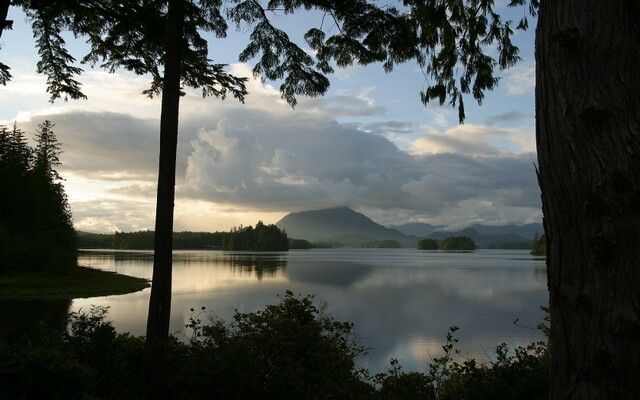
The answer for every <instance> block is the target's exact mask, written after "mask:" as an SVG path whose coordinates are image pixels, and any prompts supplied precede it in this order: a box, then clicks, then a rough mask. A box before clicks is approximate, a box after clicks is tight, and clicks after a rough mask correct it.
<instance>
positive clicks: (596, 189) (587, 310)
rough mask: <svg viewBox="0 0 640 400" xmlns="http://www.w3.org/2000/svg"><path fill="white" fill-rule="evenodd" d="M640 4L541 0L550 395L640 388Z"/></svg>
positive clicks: (623, 394)
mask: <svg viewBox="0 0 640 400" xmlns="http://www.w3.org/2000/svg"><path fill="white" fill-rule="evenodd" d="M639 10H640V7H639V6H638V1H637V0H607V1H603V0H557V1H553V0H546V1H541V5H540V13H539V19H538V28H537V37H536V62H537V70H536V80H537V86H536V121H537V126H536V135H537V146H538V162H539V180H540V186H541V188H542V204H543V211H544V222H545V232H546V235H547V249H548V250H547V251H548V254H547V267H548V286H549V295H550V307H551V339H550V345H551V357H552V366H551V398H552V399H637V398H638V396H640V67H639V66H638V62H639V61H640V22H639V21H640V12H639Z"/></svg>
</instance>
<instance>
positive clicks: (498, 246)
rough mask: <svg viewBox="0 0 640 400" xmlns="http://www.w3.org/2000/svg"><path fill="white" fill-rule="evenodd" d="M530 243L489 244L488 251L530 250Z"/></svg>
mask: <svg viewBox="0 0 640 400" xmlns="http://www.w3.org/2000/svg"><path fill="white" fill-rule="evenodd" d="M531 243H532V242H531V241H522V242H502V243H497V244H494V243H492V244H490V245H489V246H487V248H488V249H503V250H529V249H531Z"/></svg>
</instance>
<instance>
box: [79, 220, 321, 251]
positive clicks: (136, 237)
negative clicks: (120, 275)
mask: <svg viewBox="0 0 640 400" xmlns="http://www.w3.org/2000/svg"><path fill="white" fill-rule="evenodd" d="M153 241H154V232H153V231H150V230H146V231H137V232H115V233H113V234H100V233H88V232H78V247H79V248H81V249H115V250H151V249H153ZM291 242H293V243H295V246H296V247H297V248H307V247H306V245H307V244H308V242H306V241H299V240H298V241H293V240H290V239H289V238H288V237H287V234H286V233H285V232H284V231H281V230H280V229H279V228H278V227H277V226H275V225H271V224H269V225H265V224H264V223H262V221H258V223H257V224H256V226H255V228H254V227H253V226H251V225H249V226H240V227H234V228H232V229H231V230H230V231H229V232H174V233H173V249H174V250H213V249H217V250H251V251H286V250H289V246H290V243H291ZM305 242H306V243H305ZM309 246H310V244H309Z"/></svg>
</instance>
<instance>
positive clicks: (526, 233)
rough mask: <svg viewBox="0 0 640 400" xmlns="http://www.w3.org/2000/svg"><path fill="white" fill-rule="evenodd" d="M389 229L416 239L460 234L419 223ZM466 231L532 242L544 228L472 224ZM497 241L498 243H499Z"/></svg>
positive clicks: (539, 225)
mask: <svg viewBox="0 0 640 400" xmlns="http://www.w3.org/2000/svg"><path fill="white" fill-rule="evenodd" d="M389 228H393V229H396V230H398V231H400V232H402V233H404V234H405V235H414V236H418V237H427V236H430V235H431V234H435V235H436V236H437V237H440V236H442V235H443V234H444V235H447V236H449V235H453V234H457V233H459V232H461V231H460V230H458V231H445V230H443V229H442V228H443V227H442V226H435V225H430V224H424V223H419V222H414V223H409V224H403V225H390V226H389ZM466 229H472V230H474V231H475V232H476V234H479V235H493V236H496V238H497V239H499V236H500V235H512V234H513V235H517V236H518V240H532V239H533V236H534V235H535V233H536V232H537V233H538V234H540V235H542V234H543V233H544V227H543V226H542V224H540V223H537V224H526V225H482V224H473V225H470V226H468V227H467V228H466ZM443 237H444V236H443ZM500 242H501V241H499V242H498V243H500Z"/></svg>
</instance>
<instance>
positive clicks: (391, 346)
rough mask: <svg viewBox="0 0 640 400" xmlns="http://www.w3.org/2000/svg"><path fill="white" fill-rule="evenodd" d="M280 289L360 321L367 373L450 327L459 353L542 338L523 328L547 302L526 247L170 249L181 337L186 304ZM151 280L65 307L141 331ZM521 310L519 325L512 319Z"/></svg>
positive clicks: (433, 345)
mask: <svg viewBox="0 0 640 400" xmlns="http://www.w3.org/2000/svg"><path fill="white" fill-rule="evenodd" d="M79 260H80V263H81V264H82V265H87V266H91V267H95V268H100V269H104V270H108V271H116V272H118V273H123V274H127V275H132V276H138V277H144V278H150V277H151V272H152V271H151V269H152V262H153V261H152V253H151V252H124V251H83V252H81V254H80V259H79ZM286 290H292V291H293V292H294V293H300V294H302V295H306V294H315V295H316V300H317V301H318V302H327V303H328V305H329V312H330V313H331V314H332V315H333V316H334V317H336V318H338V319H342V320H349V321H351V322H354V323H355V324H356V329H357V332H358V333H359V334H360V336H361V337H362V344H363V345H364V346H365V347H367V348H370V349H371V350H370V352H369V355H368V356H366V357H365V358H364V359H363V360H361V363H362V364H363V365H366V366H368V367H369V368H370V369H371V371H372V372H379V371H383V370H385V369H386V368H387V367H388V365H389V359H390V358H392V357H393V358H398V359H399V360H400V363H401V365H402V366H403V369H404V370H418V371H423V370H424V365H425V362H426V361H428V360H429V359H430V358H431V357H433V356H438V355H440V354H441V347H440V346H441V345H442V343H443V339H444V337H445V335H446V333H447V330H448V328H449V327H450V326H452V325H456V326H458V327H460V330H459V331H458V332H457V335H456V336H457V337H458V338H459V339H460V343H459V348H460V349H461V350H462V351H463V353H467V354H469V355H472V356H475V357H480V358H484V357H486V354H488V355H491V354H492V353H491V352H492V349H493V347H495V345H497V344H500V343H502V342H506V343H509V344H511V345H524V344H527V343H529V342H531V341H534V340H540V339H542V335H541V334H540V333H539V332H537V331H535V330H532V329H529V328H527V327H532V326H535V325H536V324H537V323H539V322H540V321H542V318H543V313H542V312H541V311H540V309H539V307H540V306H542V305H546V304H547V301H548V295H547V291H546V272H545V264H544V261H543V260H540V259H536V258H534V257H532V256H530V255H529V254H528V252H526V251H512V250H480V251H477V252H473V253H440V252H425V251H418V250H414V249H319V250H300V251H289V252H281V253H280V252H277V253H259V254H256V253H248V252H246V253H245V252H233V253H230V252H221V251H181V252H175V253H174V272H173V298H172V299H173V300H172V319H171V331H172V332H174V333H175V334H177V335H178V336H181V335H182V336H184V331H183V329H184V328H183V327H184V324H185V323H186V322H187V321H188V318H189V316H190V311H189V310H190V308H192V307H193V308H195V309H199V308H200V307H202V306H204V307H206V309H207V310H209V311H211V312H213V313H214V314H215V315H216V316H218V317H221V318H223V319H225V320H227V321H229V320H230V319H231V316H232V315H233V313H234V310H236V309H237V310H239V311H242V312H250V311H256V310H258V309H262V308H264V306H265V305H266V304H274V303H277V302H278V301H279V300H278V297H277V295H278V294H282V293H284V292H285V291H286ZM149 291H150V290H149V289H147V290H144V291H142V292H138V293H133V294H129V295H123V296H110V297H96V298H90V299H75V300H73V301H72V302H71V305H70V311H77V310H79V309H81V308H82V309H85V310H87V309H89V308H90V306H91V305H92V304H99V305H104V306H109V307H110V310H109V314H108V317H109V318H110V319H111V320H113V322H114V325H115V327H116V329H118V330H119V331H130V332H132V333H134V334H140V335H141V334H144V329H145V324H146V317H147V306H148V301H149ZM515 319H519V320H520V322H519V325H521V326H517V325H515V324H514V323H513V321H514V320H515Z"/></svg>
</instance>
